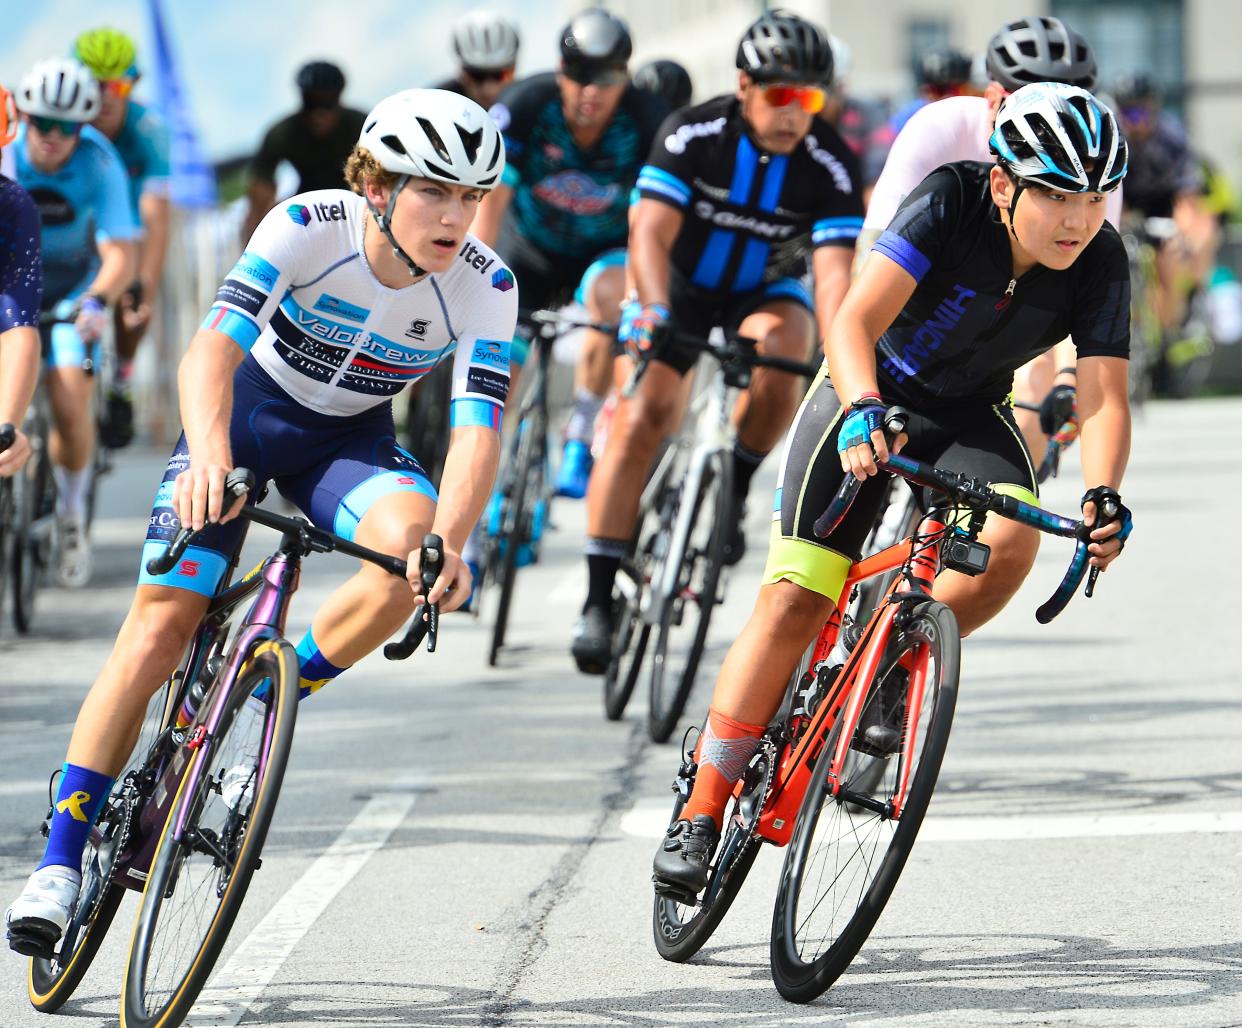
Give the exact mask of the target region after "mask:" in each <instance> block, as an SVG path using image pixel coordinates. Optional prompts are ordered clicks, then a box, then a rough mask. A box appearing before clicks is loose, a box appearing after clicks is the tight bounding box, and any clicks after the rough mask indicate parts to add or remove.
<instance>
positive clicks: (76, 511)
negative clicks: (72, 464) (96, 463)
mask: <svg viewBox="0 0 1242 1028" xmlns="http://www.w3.org/2000/svg"><path fill="white" fill-rule="evenodd" d="M52 476H53V477H54V478H55V479H56V494H57V495H56V509H57V511H58V512H59V513H60V514H61V515H63V516H64V517H70V518H77V517H82V516H83V515H85V514H86V503H85V500H86V487H87V486H88V485H89V484H90V481H91V465H90V464H89V463H88V464H87V465H86V467H84V468H83V469H82V470H81V471H70V470H69V469H68V468H62V467H61V466H60V465H59V464H53V465H52Z"/></svg>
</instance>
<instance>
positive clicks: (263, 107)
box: [0, 0, 568, 161]
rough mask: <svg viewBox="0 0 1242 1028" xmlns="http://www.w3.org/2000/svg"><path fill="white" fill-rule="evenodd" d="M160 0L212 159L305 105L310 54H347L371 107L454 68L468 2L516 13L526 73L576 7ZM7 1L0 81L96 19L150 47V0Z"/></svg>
mask: <svg viewBox="0 0 1242 1028" xmlns="http://www.w3.org/2000/svg"><path fill="white" fill-rule="evenodd" d="M163 3H164V15H165V18H166V20H167V22H168V24H169V31H170V33H171V35H172V37H173V47H174V48H175V50H176V57H177V58H178V59H179V64H180V66H181V72H182V80H183V84H184V87H185V90H186V93H187V95H188V97H189V102H190V108H191V111H192V113H193V116H194V118H195V120H196V122H197V127H198V132H199V138H200V139H201V140H202V143H203V148H204V151H205V152H206V155H207V157H208V158H209V159H211V160H213V161H218V160H223V159H226V158H229V157H236V156H239V155H241V154H245V153H248V152H252V151H254V150H255V149H256V148H257V147H258V144H259V140H260V139H261V138H262V135H263V130H264V129H265V128H266V127H267V125H269V124H270V123H272V122H273V121H275V120H277V119H278V118H280V117H282V116H284V115H285V114H288V113H290V112H291V111H292V110H293V109H294V108H295V107H296V106H297V105H298V93H297V90H296V88H295V87H294V85H293V77H294V74H295V73H296V71H297V69H298V68H299V67H300V66H301V65H302V64H304V63H305V62H306V61H308V60H314V59H327V60H332V61H334V62H335V63H337V64H339V65H340V66H341V67H342V68H343V69H344V71H345V75H346V80H347V85H346V88H345V102H346V103H347V104H348V105H350V106H352V107H358V108H361V109H363V110H366V109H368V108H370V107H371V106H373V105H374V104H375V102H376V101H378V100H379V99H381V98H382V97H384V96H387V95H388V94H390V93H395V92H397V91H398V90H400V89H407V88H410V87H412V86H425V85H430V84H431V83H432V82H435V81H438V80H440V79H442V78H444V77H445V76H446V75H448V74H450V73H451V72H452V71H453V68H454V65H455V62H454V60H453V57H452V53H451V50H450V44H449V27H450V26H451V25H452V23H453V21H454V20H455V19H456V18H457V17H460V15H461V14H462V13H464V12H465V11H467V10H470V9H472V8H476V7H486V8H488V9H491V10H495V11H498V12H500V13H503V14H506V15H508V16H509V17H511V18H512V19H513V20H514V21H515V22H516V23H517V24H518V26H519V27H520V29H521V32H522V49H521V52H520V54H519V59H518V73H519V74H527V73H531V72H536V71H544V70H547V69H549V68H551V67H552V66H553V62H554V61H555V59H556V57H557V37H558V32H559V29H560V28H561V26H562V25H563V24H564V23H565V21H566V20H567V19H568V5H567V4H566V3H564V2H563V0H551V2H540V3H531V2H529V0H526V2H524V3H523V2H521V0H490V2H487V3H471V2H461V0H458V2H453V0H361V2H356V3H351V2H345V0H267V2H261V3H255V2H253V0H251V2H243V0H214V2H211V3H207V2H202V0H163ZM6 8H7V9H6V12H5V19H4V20H5V30H4V32H3V33H2V34H0V81H3V82H4V83H5V84H6V85H8V86H9V87H10V88H12V87H13V86H14V85H16V83H17V82H18V81H19V80H20V78H21V76H22V75H23V74H24V73H25V71H26V70H27V69H28V68H30V67H31V65H33V64H34V63H35V62H36V61H39V60H42V59H43V58H46V57H56V56H61V55H64V54H67V53H68V51H69V48H70V47H71V46H72V43H73V40H74V38H75V37H76V36H77V35H78V33H79V32H81V31H83V30H84V29H88V28H95V27H97V26H99V25H112V26H114V27H116V28H119V29H123V30H125V31H127V32H129V33H130V34H131V35H133V37H134V39H135V40H136V41H137V43H138V47H139V50H138V65H139V68H140V69H141V68H143V67H144V57H146V56H147V55H149V54H150V50H151V44H150V32H149V30H148V26H147V4H146V0H45V2H43V3H40V4H31V5H29V6H24V5H23V6H22V7H19V6H18V5H17V4H10V5H6ZM146 66H147V67H150V64H149V61H148V62H147V64H146ZM151 79H152V77H151V76H150V75H148V76H147V78H146V79H144V80H143V81H140V82H139V83H138V87H137V89H136V90H135V93H134V97H135V99H137V100H140V101H141V100H146V99H150V98H151V97H152V95H153V88H154V84H153V82H152V81H151Z"/></svg>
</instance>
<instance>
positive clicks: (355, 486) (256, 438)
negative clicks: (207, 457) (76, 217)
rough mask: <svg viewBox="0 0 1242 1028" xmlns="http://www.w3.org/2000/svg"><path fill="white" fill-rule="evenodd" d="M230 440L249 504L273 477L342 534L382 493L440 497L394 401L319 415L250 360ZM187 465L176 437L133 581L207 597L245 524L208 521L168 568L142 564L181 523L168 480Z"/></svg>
mask: <svg viewBox="0 0 1242 1028" xmlns="http://www.w3.org/2000/svg"><path fill="white" fill-rule="evenodd" d="M446 430H447V429H446ZM229 445H230V446H231V447H232V452H233V464H234V465H235V466H236V467H239V468H249V469H250V470H251V471H253V472H254V474H255V479H256V484H255V488H254V490H253V491H252V492H251V493H250V497H249V499H248V500H247V502H248V503H253V502H254V500H255V497H256V496H257V495H258V494H259V493H260V492H261V491H262V488H263V486H264V485H266V484H267V483H268V482H269V481H270V482H274V483H275V485H276V488H277V489H279V490H280V493H281V495H282V496H284V497H285V498H286V499H288V500H289V501H290V502H291V503H293V504H295V505H296V506H297V507H298V508H299V509H300V510H301V511H302V513H304V514H305V515H306V516H307V517H308V518H310V520H311V522H312V523H313V524H315V525H317V526H318V527H319V528H324V529H327V530H328V531H331V532H335V533H336V534H337V535H340V536H344V537H345V538H346V539H351V540H352V539H353V538H354V532H355V531H356V530H357V528H358V523H359V522H360V521H361V520H362V519H363V517H364V516H365V515H366V513H367V511H368V510H370V509H371V507H372V506H373V505H374V504H375V502H376V501H377V500H379V499H381V498H382V497H384V496H388V495H390V494H391V493H399V492H415V493H421V494H422V495H424V496H426V497H428V498H429V499H431V500H433V501H434V500H436V498H437V497H436V490H435V487H434V486H433V485H432V484H431V482H430V481H429V480H428V478H427V475H426V473H425V472H424V471H423V468H422V465H420V464H419V463H418V460H417V459H416V458H415V457H414V456H413V455H412V454H411V453H409V452H408V451H406V450H404V449H402V448H401V447H400V446H398V445H397V439H396V432H395V430H394V428H393V421H392V406H391V404H389V403H383V404H380V405H379V406H378V407H373V408H371V410H368V411H363V412H362V413H361V414H354V415H350V416H348V417H340V416H336V415H330V414H320V413H319V412H318V411H313V410H310V409H308V408H306V407H304V406H303V405H302V404H300V403H298V401H297V400H294V399H293V398H292V397H290V396H289V395H288V394H287V393H286V392H285V391H284V390H283V389H281V388H280V386H278V385H277V384H276V383H275V382H274V381H272V379H271V378H270V377H269V376H268V374H267V372H265V371H264V370H263V369H262V368H261V367H260V366H259V364H258V362H257V361H255V360H253V359H251V358H249V357H248V358H247V359H246V360H244V361H243V362H242V363H241V365H240V366H239V367H238V369H237V373H236V375H235V376H234V377H233V418H232V422H231V424H230V426H229ZM189 465H190V454H189V447H188V446H187V445H186V440H185V435H184V434H183V435H182V436H181V438H180V439H179V440H177V446H176V448H175V449H174V450H173V454H172V456H171V457H170V458H169V460H168V467H167V470H165V472H164V480H163V481H162V482H161V483H160V487H159V489H158V490H156V493H155V505H154V508H153V509H152V511H151V520H150V523H149V525H148V528H147V540H146V543H145V544H144V545H143V547H142V565H141V568H140V571H139V574H138V584H139V585H169V586H173V587H174V588H178V589H188V590H189V591H190V592H196V593H201V594H202V595H204V596H211V595H212V594H213V593H215V591H216V589H217V587H218V586H219V584H220V582H221V580H222V579H223V578H224V574H225V572H226V571H227V570H228V567H229V565H230V564H231V563H232V561H233V558H234V556H235V555H236V552H237V549H238V546H239V545H240V543H241V540H242V537H243V535H244V532H245V526H246V523H245V522H244V521H230V522H229V523H228V524H225V525H212V526H209V527H208V528H206V529H204V530H203V532H202V533H200V534H199V536H198V539H197V540H196V542H195V543H194V545H192V546H190V547H188V548H187V549H186V551H185V556H184V557H183V558H182V560H181V561H180V562H179V563H178V564H177V566H176V567H174V568H173V569H172V570H171V571H169V572H167V573H166V574H163V575H152V574H150V573H149V572H148V571H147V561H148V560H150V559H151V558H152V557H155V556H157V555H159V554H160V553H162V552H163V551H164V548H165V546H166V544H167V543H168V542H169V541H170V540H171V539H172V538H173V536H175V535H176V534H177V529H178V528H180V527H181V522H180V521H179V520H178V519H177V515H176V513H175V512H174V511H173V508H172V491H173V480H174V479H175V478H176V477H177V476H178V475H179V474H180V473H181V472H182V471H184V470H185V469H186V468H187V467H189Z"/></svg>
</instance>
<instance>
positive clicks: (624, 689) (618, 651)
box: [604, 511, 656, 721]
mask: <svg viewBox="0 0 1242 1028" xmlns="http://www.w3.org/2000/svg"><path fill="white" fill-rule="evenodd" d="M652 520H653V518H652V517H650V516H649V514H647V513H644V512H642V511H640V512H639V522H638V529H637V531H636V532H635V537H636V539H637V540H638V542H637V543H636V548H635V552H634V554H632V555H631V556H630V557H628V558H626V559H625V560H624V561H623V562H622V564H621V569H620V571H618V573H617V583H616V585H615V586H614V587H613V603H614V609H615V610H616V611H617V612H618V613H617V615H616V625H617V632H616V637H615V638H614V640H613V647H612V659H611V660H609V662H608V668H607V670H606V671H605V672H604V714H605V715H606V716H607V718H608V720H609V721H617V720H620V718H621V715H622V714H624V713H625V708H626V705H627V704H628V703H629V702H630V697H631V696H632V695H633V694H634V686H635V685H637V684H638V676H639V674H640V673H641V671H642V668H643V658H644V657H645V656H646V654H647V643H648V641H649V640H650V638H651V626H650V625H649V624H647V622H646V621H644V620H643V616H642V606H643V603H644V602H645V600H646V597H647V593H648V590H649V589H650V587H651V569H652V559H653V557H652V554H653V550H654V547H655V545H656V535H655V533H654V532H651V531H647V526H648V525H649V524H650V522H651V521H652Z"/></svg>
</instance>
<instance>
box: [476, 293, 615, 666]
mask: <svg viewBox="0 0 1242 1028" xmlns="http://www.w3.org/2000/svg"><path fill="white" fill-rule="evenodd" d="M519 317H520V318H521V319H522V320H524V321H529V322H533V323H534V324H536V325H537V326H538V331H537V332H536V333H535V336H534V339H533V340H532V346H531V356H530V359H529V360H528V361H527V363H526V369H525V371H524V373H523V379H524V381H526V382H527V383H528V384H527V386H526V391H525V393H524V394H523V396H522V402H521V405H520V406H519V407H518V411H517V422H516V426H515V428H514V430H513V432H512V433H511V434H510V435H509V438H508V440H507V443H506V447H505V456H504V458H503V459H502V461H501V472H500V476H499V481H498V483H497V486H496V491H495V493H494V494H493V496H492V499H491V501H490V502H489V503H488V507H487V512H486V513H485V515H484V517H485V519H486V529H487V531H486V533H485V536H484V543H483V557H482V561H481V562H480V569H481V574H480V577H479V581H478V583H476V585H475V597H476V602H475V610H476V612H478V611H481V607H482V604H481V602H480V600H481V597H482V594H483V589H484V587H485V586H486V585H487V584H488V583H489V582H494V583H496V585H498V586H499V589H500V592H499V596H498V598H497V601H496V616H495V619H494V620H493V622H492V636H491V643H490V645H489V647H488V655H487V663H488V664H489V665H490V666H491V667H495V666H496V664H497V662H498V661H499V659H500V651H501V650H502V649H503V648H504V645H505V636H506V634H507V632H508V627H509V612H510V610H511V609H512V605H513V592H514V588H515V586H516V584H517V573H518V569H519V568H521V567H522V566H523V565H524V564H526V563H532V562H533V561H534V560H535V559H536V557H537V553H538V546H539V540H540V538H541V536H542V534H543V529H544V526H545V525H546V524H547V523H548V512H549V510H550V508H551V504H552V494H553V489H552V485H551V476H550V474H549V468H550V464H549V449H548V431H549V414H548V375H549V371H550V369H551V366H552V347H553V344H554V343H555V342H556V339H557V337H558V336H559V335H561V334H562V333H563V332H564V331H567V330H569V329H575V328H594V329H596V330H598V331H600V332H609V333H611V332H615V331H616V326H615V325H607V324H603V323H600V322H594V321H586V320H582V319H579V318H574V317H571V316H569V315H566V314H562V313H560V312H558V311H551V310H536V311H520V312H519ZM558 328H559V329H560V331H558Z"/></svg>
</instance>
